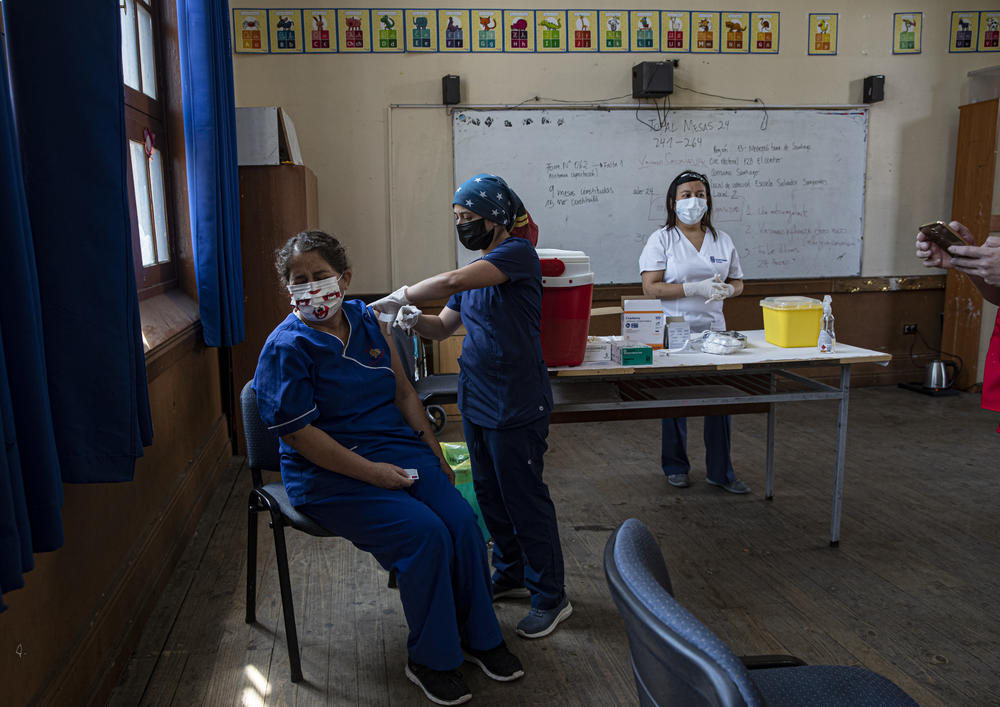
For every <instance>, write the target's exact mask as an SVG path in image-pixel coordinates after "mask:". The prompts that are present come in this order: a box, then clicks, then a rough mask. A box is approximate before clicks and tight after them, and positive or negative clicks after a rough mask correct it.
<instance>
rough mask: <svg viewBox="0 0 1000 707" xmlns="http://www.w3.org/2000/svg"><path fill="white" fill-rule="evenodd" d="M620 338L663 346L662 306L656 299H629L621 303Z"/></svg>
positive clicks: (647, 344) (630, 341) (652, 345)
mask: <svg viewBox="0 0 1000 707" xmlns="http://www.w3.org/2000/svg"><path fill="white" fill-rule="evenodd" d="M622 309H623V311H622V338H623V339H624V340H625V341H626V342H628V343H632V344H645V345H646V346H649V347H651V348H654V349H659V348H662V347H663V308H662V307H661V306H660V300H658V299H630V300H625V302H624V303H623V304H622Z"/></svg>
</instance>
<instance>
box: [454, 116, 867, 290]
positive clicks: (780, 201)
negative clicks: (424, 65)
mask: <svg viewBox="0 0 1000 707" xmlns="http://www.w3.org/2000/svg"><path fill="white" fill-rule="evenodd" d="M660 117H661V118H662V114H661V116H660ZM640 119H642V120H643V121H645V122H646V123H649V124H652V125H653V127H657V128H658V127H659V123H661V122H662V123H663V127H662V129H657V130H653V129H651V128H650V127H649V125H644V124H643V123H641V122H640ZM452 131H453V140H454V157H455V178H456V181H457V182H458V183H461V182H463V181H464V180H465V179H467V178H469V177H471V176H472V175H474V174H477V173H479V172H490V173H493V174H498V175H500V176H501V177H503V178H504V179H505V180H506V181H507V183H508V184H509V185H510V187H511V188H512V189H513V190H514V191H515V192H517V194H518V196H520V197H521V200H522V201H523V202H524V204H525V207H526V208H527V209H528V211H529V212H530V213H531V216H532V218H533V219H534V220H535V222H536V223H537V224H538V227H539V238H538V246H539V247H540V248H561V249H565V250H582V251H584V252H586V253H587V254H588V255H589V256H590V261H591V269H592V270H593V271H594V276H595V281H596V282H598V283H634V282H639V265H638V261H639V253H640V252H641V251H642V247H643V245H644V244H645V242H646V240H647V239H648V238H649V235H650V234H651V233H652V232H653V231H655V230H656V229H658V228H659V227H660V226H662V225H663V224H664V222H665V221H666V204H665V192H666V188H667V186H668V185H669V183H670V181H671V180H672V179H673V178H674V177H675V176H677V175H678V174H679V173H680V172H682V171H683V170H686V169H693V170H695V171H697V172H701V173H702V174H705V175H706V176H707V177H708V179H709V183H710V186H711V189H712V223H713V225H714V226H715V227H716V228H718V229H720V230H723V231H725V232H726V233H728V234H729V235H730V236H732V238H733V240H734V242H735V243H736V247H737V249H738V251H739V254H740V259H741V262H742V265H743V272H744V276H745V277H746V278H747V279H762V278H797V277H832V276H845V275H859V274H860V273H861V245H862V236H863V233H864V198H865V165H866V152H867V140H868V111H867V109H865V108H849V109H847V108H845V109H838V110H821V109H798V108H796V109H784V110H774V109H770V110H767V111H766V112H765V111H762V110H759V109H750V110H748V109H736V110H699V109H686V110H671V111H669V112H668V113H667V114H666V118H665V120H660V119H658V117H657V115H656V113H655V112H654V111H652V110H641V111H639V112H638V113H636V112H635V110H634V109H632V110H582V109H573V110H563V109H558V108H557V109H531V110H524V109H519V110H482V109H477V110H460V111H456V112H455V113H454V114H453V118H452ZM456 244H457V240H456ZM456 249H457V253H458V265H459V266H461V265H464V264H466V263H468V262H470V261H471V260H473V259H475V258H476V257H478V253H473V252H471V251H468V250H466V249H465V248H464V247H462V246H461V244H457V245H456Z"/></svg>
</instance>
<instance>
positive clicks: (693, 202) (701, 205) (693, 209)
mask: <svg viewBox="0 0 1000 707" xmlns="http://www.w3.org/2000/svg"><path fill="white" fill-rule="evenodd" d="M674 211H676V213H677V218H679V219H680V220H681V221H683V222H684V223H686V224H687V225H688V226H693V225H695V224H696V223H700V222H701V217H702V216H704V215H705V212H706V211H708V202H707V201H705V200H704V199H699V198H698V197H696V196H692V197H691V198H690V199H681V200H680V201H678V202H677V204H676V205H675V206H674Z"/></svg>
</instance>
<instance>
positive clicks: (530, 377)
mask: <svg viewBox="0 0 1000 707" xmlns="http://www.w3.org/2000/svg"><path fill="white" fill-rule="evenodd" d="M452 210H453V211H454V213H455V229H456V231H457V232H458V237H459V240H460V241H461V242H462V245H464V246H465V247H466V248H468V249H469V250H476V251H480V252H481V253H482V257H480V258H479V259H478V260H475V261H473V262H472V263H470V264H468V265H466V266H465V267H462V268H459V269H457V270H452V271H450V272H446V273H442V274H440V275H435V276H434V277H430V278H427V279H426V280H423V281H421V282H418V283H417V284H415V285H411V286H409V287H402V288H400V289H398V290H396V291H395V292H393V293H392V294H391V295H389V296H388V297H385V298H383V299H380V300H378V301H377V302H374V303H373V304H372V307H373V308H374V309H376V310H378V311H379V312H383V313H388V314H392V315H395V322H396V325H398V326H401V327H403V328H404V329H406V330H411V329H412V330H414V331H416V332H417V333H418V334H420V335H421V336H425V337H427V338H430V339H437V340H441V339H445V338H447V337H448V336H450V335H451V334H452V333H454V332H455V331H456V330H457V329H458V327H459V326H460V325H463V324H464V325H465V329H466V331H467V334H466V337H465V341H464V342H463V344H462V356H461V358H460V359H459V366H460V372H459V379H458V407H459V409H460V410H461V412H462V424H463V426H464V428H465V441H466V443H467V444H468V446H469V457H470V461H471V462H472V476H473V481H474V483H475V489H476V496H477V498H478V500H479V507H480V509H481V510H482V512H483V520H484V521H485V522H486V528H487V529H488V530H489V531H490V534H491V535H492V536H493V569H494V572H493V597H494V599H500V598H505V597H506V598H512V597H515V596H522V597H523V596H525V595H528V594H529V593H530V596H531V609H530V611H529V612H528V614H527V615H526V616H525V617H524V618H523V619H522V620H521V621H520V622H519V623H518V624H517V633H518V635H519V636H521V637H523V638H541V637H543V636H547V635H549V634H550V633H551V632H552V631H553V630H555V628H556V626H557V625H558V624H559V623H560V622H561V621H563V620H564V619H566V618H567V617H569V615H570V614H571V613H572V611H573V607H572V605H571V604H570V602H569V598H568V597H567V596H566V591H565V588H564V586H563V577H564V574H563V556H562V548H561V546H560V543H559V529H558V527H557V525H556V511H555V506H554V505H553V503H552V499H551V498H550V496H549V489H548V486H546V484H545V482H544V481H543V480H542V468H543V459H542V457H543V455H544V454H545V450H546V449H547V448H548V444H547V442H546V438H547V437H548V433H549V412H550V411H551V409H552V390H551V388H550V387H549V374H548V369H547V368H546V366H545V361H544V360H543V358H542V345H541V316H542V272H541V265H540V263H539V262H538V254H537V253H536V252H535V247H534V243H535V241H536V240H537V227H535V226H534V223H533V222H532V221H531V217H530V216H529V215H528V213H527V211H526V210H525V208H524V205H523V204H522V203H521V200H520V199H519V198H518V196H517V194H515V193H514V190H513V189H511V188H510V187H509V186H507V183H506V182H505V181H504V180H503V179H501V178H500V177H498V176H496V175H493V174H477V175H476V176H474V177H472V178H470V179H469V180H467V181H466V182H465V183H463V184H462V185H461V186H460V187H459V188H458V190H456V192H455V196H454V198H453V200H452ZM441 297H449V299H448V303H447V305H446V306H445V307H444V308H443V309H442V310H441V313H440V314H439V315H427V314H422V313H421V312H420V310H419V309H417V308H416V307H414V306H413V304H412V302H419V301H427V300H433V299H438V298H441Z"/></svg>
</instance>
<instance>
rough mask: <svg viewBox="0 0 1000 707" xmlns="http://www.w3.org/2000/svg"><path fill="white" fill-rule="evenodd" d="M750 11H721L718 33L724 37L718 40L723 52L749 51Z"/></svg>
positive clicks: (741, 52) (737, 52)
mask: <svg viewBox="0 0 1000 707" xmlns="http://www.w3.org/2000/svg"><path fill="white" fill-rule="evenodd" d="M749 28H750V13H749V12H723V13H722V28H721V29H720V33H721V35H722V37H723V38H724V40H723V41H721V42H719V49H720V51H721V52H722V53H723V54H746V53H747V52H749V51H750V32H748V30H749Z"/></svg>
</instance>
